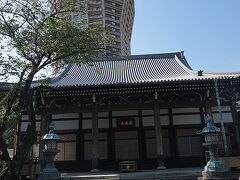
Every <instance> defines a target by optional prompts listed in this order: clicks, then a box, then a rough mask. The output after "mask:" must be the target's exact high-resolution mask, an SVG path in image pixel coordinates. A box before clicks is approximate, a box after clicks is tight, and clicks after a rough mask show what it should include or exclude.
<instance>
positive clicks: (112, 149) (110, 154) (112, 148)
mask: <svg viewBox="0 0 240 180" xmlns="http://www.w3.org/2000/svg"><path fill="white" fill-rule="evenodd" d="M115 154H116V153H115V141H114V131H113V127H112V111H110V112H109V131H108V159H109V160H111V161H115V159H116V157H115Z"/></svg>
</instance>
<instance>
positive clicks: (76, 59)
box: [0, 0, 111, 179]
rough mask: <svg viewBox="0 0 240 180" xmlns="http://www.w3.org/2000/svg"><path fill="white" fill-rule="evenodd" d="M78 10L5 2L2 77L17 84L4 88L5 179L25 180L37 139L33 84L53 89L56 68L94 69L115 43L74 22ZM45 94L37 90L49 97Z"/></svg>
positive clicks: (0, 14) (39, 0)
mask: <svg viewBox="0 0 240 180" xmlns="http://www.w3.org/2000/svg"><path fill="white" fill-rule="evenodd" d="M74 8H75V4H74V1H73V0H61V1H59V0H1V1H0V40H1V41H0V46H1V47H0V70H1V73H0V74H1V75H3V73H2V72H4V76H2V79H3V80H4V81H5V82H6V81H7V79H8V78H9V77H11V78H12V79H13V78H14V80H15V82H16V83H15V84H12V85H9V84H7V85H6V86H5V87H4V86H0V88H1V89H0V98H1V104H0V106H1V110H0V143H1V146H0V152H1V153H0V161H1V164H5V165H6V168H4V170H3V169H2V170H3V171H4V172H3V171H2V172H0V179H1V178H2V177H4V176H6V174H9V173H6V172H10V176H11V177H12V178H11V179H17V177H19V174H17V173H18V172H20V170H21V166H22V165H23V162H24V160H25V158H26V157H27V152H28V151H29V149H30V147H31V146H32V144H33V143H34V142H35V141H36V139H37V132H36V119H35V108H34V107H33V100H32V95H33V89H32V81H33V80H34V79H38V80H39V79H44V80H41V81H40V83H41V84H47V83H48V82H49V81H50V79H49V78H47V76H46V75H44V74H43V73H42V70H44V69H46V70H48V69H51V68H52V67H53V66H54V67H55V69H56V70H58V69H59V68H62V67H63V66H64V65H66V64H69V63H77V64H79V65H81V64H82V63H90V62H91V61H92V59H93V58H95V57H98V56H103V55H104V54H105V52H106V51H105V49H104V47H105V43H106V42H108V41H110V40H111V39H110V38H109V36H108V29H107V28H105V27H103V26H102V25H97V24H96V25H94V26H92V27H91V28H90V27H87V26H86V27H84V28H83V27H82V26H80V25H79V24H81V25H84V24H85V25H86V20H83V21H81V22H79V23H76V22H72V21H71V18H68V17H69V15H70V14H71V13H72V11H73V10H74ZM78 9H81V7H79V8H78ZM6 87H7V90H6ZM40 88H41V89H40ZM42 88H43V87H40V86H37V87H34V89H35V90H41V91H44V89H42ZM45 92H46V93H48V92H49V91H48V90H46V91H45ZM23 109H24V110H26V111H27V114H28V119H29V120H28V121H29V123H28V124H29V125H28V128H27V131H26V134H25V135H24V137H23V138H22V140H21V142H20V148H19V149H18V151H17V155H16V158H15V159H14V161H18V163H12V164H11V166H10V165H9V163H8V161H9V160H10V158H9V156H8V157H7V154H8V153H7V146H9V145H11V144H12V141H13V132H14V128H15V123H16V121H18V119H19V118H20V117H21V114H22V111H23ZM0 169H1V167H0Z"/></svg>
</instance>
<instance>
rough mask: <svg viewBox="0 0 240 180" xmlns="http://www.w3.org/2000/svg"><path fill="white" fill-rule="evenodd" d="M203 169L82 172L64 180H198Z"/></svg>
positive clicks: (64, 177) (64, 176)
mask: <svg viewBox="0 0 240 180" xmlns="http://www.w3.org/2000/svg"><path fill="white" fill-rule="evenodd" d="M202 170H203V168H178V169H177V168H176V169H175V168H174V169H166V170H144V171H136V172H122V173H121V172H98V173H90V172H85V173H83V172H81V173H62V174H61V177H62V180H77V179H98V180H99V179H102V180H103V179H111V180H117V179H125V180H132V179H147V180H151V179H162V180H176V179H178V180H196V179H197V177H199V176H201V172H202Z"/></svg>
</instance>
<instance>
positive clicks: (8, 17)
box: [0, 0, 110, 78]
mask: <svg viewBox="0 0 240 180" xmlns="http://www.w3.org/2000/svg"><path fill="white" fill-rule="evenodd" d="M50 7H51V8H50ZM74 7H75V4H74V3H73V2H72V1H70V0H61V1H57V0H51V1H48V0H40V1H35V0H30V1H29V0H4V1H3V2H2V3H1V6H0V37H4V38H5V39H6V41H5V44H4V46H3V47H2V49H3V50H6V47H7V52H10V51H11V52H12V51H13V50H14V52H15V53H14V54H12V53H6V51H5V56H6V54H7V58H6V57H5V58H4V57H3V56H1V61H0V64H1V65H2V68H4V70H5V72H6V74H9V75H17V76H18V77H20V76H21V72H22V71H23V70H25V73H24V77H25V78H26V77H27V76H28V75H29V73H30V72H31V70H32V69H34V70H35V71H36V72H38V71H39V70H41V69H43V68H46V67H47V66H50V65H53V64H55V66H56V67H58V66H59V65H60V66H61V65H65V64H68V63H72V62H74V63H78V64H81V63H87V62H90V61H91V60H92V58H93V57H97V56H99V55H104V52H105V50H104V48H103V47H104V43H106V42H107V41H108V40H109V39H110V38H108V37H109V36H107V35H106V34H107V29H106V28H105V27H103V26H101V25H95V26H94V27H91V28H89V27H85V28H83V27H82V26H80V24H81V25H84V24H85V23H86V20H82V21H81V22H79V23H76V22H73V21H72V20H71V18H68V16H69V15H70V14H71V12H72V11H73V8H74ZM80 8H81V7H79V9H80ZM6 43H7V46H6Z"/></svg>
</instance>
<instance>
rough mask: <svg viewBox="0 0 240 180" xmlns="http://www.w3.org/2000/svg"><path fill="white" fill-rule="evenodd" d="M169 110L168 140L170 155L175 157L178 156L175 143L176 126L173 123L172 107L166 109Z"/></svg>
mask: <svg viewBox="0 0 240 180" xmlns="http://www.w3.org/2000/svg"><path fill="white" fill-rule="evenodd" d="M168 111H169V125H170V128H169V131H168V132H169V133H168V134H169V142H170V148H171V150H170V151H171V157H172V158H176V157H177V156H178V144H177V132H176V128H175V127H174V125H173V113H172V109H168Z"/></svg>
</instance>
